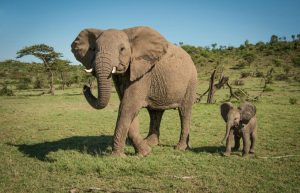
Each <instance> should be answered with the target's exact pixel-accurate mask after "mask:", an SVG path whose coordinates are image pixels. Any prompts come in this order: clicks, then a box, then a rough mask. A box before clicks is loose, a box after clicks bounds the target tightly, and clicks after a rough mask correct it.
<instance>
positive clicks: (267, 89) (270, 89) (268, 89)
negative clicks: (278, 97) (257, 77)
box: [264, 86, 274, 92]
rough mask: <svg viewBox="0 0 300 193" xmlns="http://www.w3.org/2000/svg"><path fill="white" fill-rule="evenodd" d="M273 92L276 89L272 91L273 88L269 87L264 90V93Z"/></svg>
mask: <svg viewBox="0 0 300 193" xmlns="http://www.w3.org/2000/svg"><path fill="white" fill-rule="evenodd" d="M272 91H274V89H272V88H271V87H269V86H266V87H265V88H264V92H272Z"/></svg>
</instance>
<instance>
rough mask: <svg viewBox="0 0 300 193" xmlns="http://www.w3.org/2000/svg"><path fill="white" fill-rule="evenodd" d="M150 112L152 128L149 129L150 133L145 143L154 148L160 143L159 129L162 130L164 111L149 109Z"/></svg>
mask: <svg viewBox="0 0 300 193" xmlns="http://www.w3.org/2000/svg"><path fill="white" fill-rule="evenodd" d="M148 112H149V115H150V127H149V133H148V135H147V137H146V138H145V141H146V143H147V144H148V145H150V146H154V145H158V143H159V134H160V131H159V129H160V123H161V118H162V115H163V113H164V111H163V110H152V109H148Z"/></svg>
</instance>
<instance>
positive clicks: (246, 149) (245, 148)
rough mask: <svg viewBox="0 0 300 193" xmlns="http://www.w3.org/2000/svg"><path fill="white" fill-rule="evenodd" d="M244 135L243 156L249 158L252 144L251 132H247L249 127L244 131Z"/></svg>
mask: <svg viewBox="0 0 300 193" xmlns="http://www.w3.org/2000/svg"><path fill="white" fill-rule="evenodd" d="M242 133H243V156H247V155H248V153H249V149H250V142H249V138H250V136H249V132H248V131H247V127H244V128H243V129H242Z"/></svg>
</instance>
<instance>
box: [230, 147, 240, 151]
mask: <svg viewBox="0 0 300 193" xmlns="http://www.w3.org/2000/svg"><path fill="white" fill-rule="evenodd" d="M239 149H240V148H239V147H234V148H232V151H239Z"/></svg>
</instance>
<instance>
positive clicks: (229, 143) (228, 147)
mask: <svg viewBox="0 0 300 193" xmlns="http://www.w3.org/2000/svg"><path fill="white" fill-rule="evenodd" d="M233 138H234V135H233V130H232V129H231V130H230V132H229V136H228V137H227V139H226V151H225V152H224V153H223V155H224V156H230V153H231V147H232V141H233Z"/></svg>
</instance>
